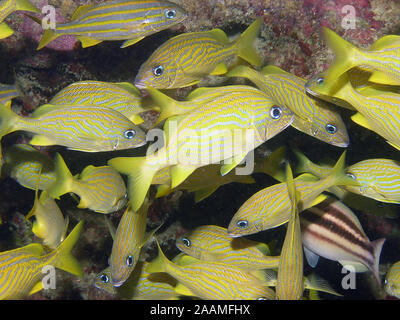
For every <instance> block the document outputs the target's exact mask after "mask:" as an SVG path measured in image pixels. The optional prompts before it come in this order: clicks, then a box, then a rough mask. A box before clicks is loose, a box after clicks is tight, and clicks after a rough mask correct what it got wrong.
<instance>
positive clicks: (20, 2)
mask: <svg viewBox="0 0 400 320" xmlns="http://www.w3.org/2000/svg"><path fill="white" fill-rule="evenodd" d="M16 10H21V11H30V12H34V13H40V11H39V9H38V8H36V7H35V6H34V5H33V4H32V3H30V1H29V0H17V1H16Z"/></svg>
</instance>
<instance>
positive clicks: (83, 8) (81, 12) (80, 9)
mask: <svg viewBox="0 0 400 320" xmlns="http://www.w3.org/2000/svg"><path fill="white" fill-rule="evenodd" d="M93 7H94V5H93V4H85V5H82V6H80V7H78V8H77V9H76V10H75V12H74V14H73V15H72V17H71V21H74V20H76V19H79V18H80V17H82V16H83V15H84V14H85V13H86V12H88V11H89V9H90V8H93Z"/></svg>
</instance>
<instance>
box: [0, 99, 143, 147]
mask: <svg viewBox="0 0 400 320" xmlns="http://www.w3.org/2000/svg"><path fill="white" fill-rule="evenodd" d="M0 121H1V125H0V137H3V136H4V135H6V134H8V133H11V132H14V131H19V130H24V131H29V132H31V133H34V134H35V136H34V137H33V139H32V140H31V141H30V142H29V143H30V144H32V145H37V146H49V145H62V146H65V147H68V148H69V149H72V150H78V151H85V152H100V151H112V150H122V149H128V148H135V147H140V146H143V145H144V144H146V137H145V133H144V132H143V131H142V130H141V129H140V128H139V127H138V126H136V125H135V124H133V123H132V122H131V121H130V120H129V119H128V118H126V117H125V116H124V115H122V114H121V113H119V112H117V111H115V110H112V109H109V108H106V107H99V106H64V107H59V106H53V105H43V106H41V107H40V108H38V109H36V110H35V112H34V113H33V114H32V115H31V117H29V118H27V117H21V116H19V115H17V114H16V113H14V112H13V111H12V110H10V109H8V108H7V107H5V106H4V105H2V104H0Z"/></svg>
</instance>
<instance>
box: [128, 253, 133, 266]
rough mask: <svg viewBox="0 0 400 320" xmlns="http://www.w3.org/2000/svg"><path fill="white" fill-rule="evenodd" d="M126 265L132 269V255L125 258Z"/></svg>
mask: <svg viewBox="0 0 400 320" xmlns="http://www.w3.org/2000/svg"><path fill="white" fill-rule="evenodd" d="M126 265H127V266H128V267H132V266H133V257H132V255H129V256H127V257H126Z"/></svg>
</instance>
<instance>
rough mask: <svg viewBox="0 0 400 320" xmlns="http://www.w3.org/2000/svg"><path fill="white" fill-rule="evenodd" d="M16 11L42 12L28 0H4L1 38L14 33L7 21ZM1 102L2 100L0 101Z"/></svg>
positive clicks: (1, 13) (1, 5) (0, 14)
mask: <svg viewBox="0 0 400 320" xmlns="http://www.w3.org/2000/svg"><path fill="white" fill-rule="evenodd" d="M15 11H29V12H34V13H40V11H39V9H38V8H36V7H35V6H34V5H33V4H32V3H30V2H29V1H28V0H3V1H1V2H0V39H4V38H7V37H9V36H11V35H12V34H13V33H14V30H12V29H11V28H10V27H9V26H8V25H7V24H6V23H5V22H4V19H5V18H7V17H8V16H9V15H10V14H11V13H13V12H15ZM0 103H1V101H0Z"/></svg>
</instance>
